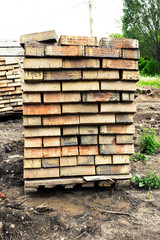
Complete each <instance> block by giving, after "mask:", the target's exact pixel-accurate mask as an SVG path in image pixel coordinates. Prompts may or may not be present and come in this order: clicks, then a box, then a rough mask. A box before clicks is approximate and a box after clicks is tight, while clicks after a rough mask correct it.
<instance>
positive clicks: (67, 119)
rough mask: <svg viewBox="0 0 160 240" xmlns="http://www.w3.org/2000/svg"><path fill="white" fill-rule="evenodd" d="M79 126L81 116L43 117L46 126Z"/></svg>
mask: <svg viewBox="0 0 160 240" xmlns="http://www.w3.org/2000/svg"><path fill="white" fill-rule="evenodd" d="M73 124H79V116H73V115H69V116H55V117H54V116H53V117H43V125H44V126H59V125H73Z"/></svg>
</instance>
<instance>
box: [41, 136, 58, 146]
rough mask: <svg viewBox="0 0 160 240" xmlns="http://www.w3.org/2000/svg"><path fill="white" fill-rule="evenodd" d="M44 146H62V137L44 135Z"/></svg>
mask: <svg viewBox="0 0 160 240" xmlns="http://www.w3.org/2000/svg"><path fill="white" fill-rule="evenodd" d="M43 147H60V137H44V138H43Z"/></svg>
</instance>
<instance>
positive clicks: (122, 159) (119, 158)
mask: <svg viewBox="0 0 160 240" xmlns="http://www.w3.org/2000/svg"><path fill="white" fill-rule="evenodd" d="M126 163H129V155H113V164H126Z"/></svg>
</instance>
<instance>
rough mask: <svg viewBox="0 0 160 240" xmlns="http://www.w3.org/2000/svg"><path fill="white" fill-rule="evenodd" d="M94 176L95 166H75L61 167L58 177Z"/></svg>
mask: <svg viewBox="0 0 160 240" xmlns="http://www.w3.org/2000/svg"><path fill="white" fill-rule="evenodd" d="M86 175H95V166H75V167H61V168H60V176H61V177H65V176H86Z"/></svg>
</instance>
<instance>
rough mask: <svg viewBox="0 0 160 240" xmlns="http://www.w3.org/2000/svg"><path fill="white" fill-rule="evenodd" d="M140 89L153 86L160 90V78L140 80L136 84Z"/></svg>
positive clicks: (141, 78)
mask: <svg viewBox="0 0 160 240" xmlns="http://www.w3.org/2000/svg"><path fill="white" fill-rule="evenodd" d="M136 85H137V86H139V87H144V86H152V87H156V88H159V89H160V77H159V76H155V77H142V76H141V77H140V80H139V81H138V82H137V84H136Z"/></svg>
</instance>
